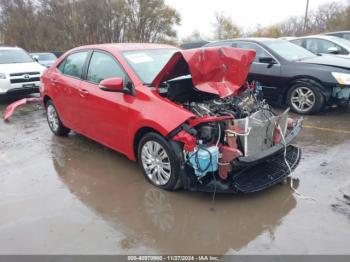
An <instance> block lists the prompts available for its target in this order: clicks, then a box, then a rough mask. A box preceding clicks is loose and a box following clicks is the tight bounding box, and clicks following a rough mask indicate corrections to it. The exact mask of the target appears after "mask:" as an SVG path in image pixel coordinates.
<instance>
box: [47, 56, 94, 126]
mask: <svg viewBox="0 0 350 262" xmlns="http://www.w3.org/2000/svg"><path fill="white" fill-rule="evenodd" d="M88 54H89V52H88V51H79V52H74V53H72V54H70V55H68V56H67V57H66V58H65V59H64V60H63V61H62V62H61V63H60V64H59V66H58V67H57V69H56V70H55V71H54V72H53V75H52V77H51V82H52V86H53V89H54V90H55V97H54V104H55V106H56V107H57V110H58V112H59V115H60V117H61V119H62V121H63V123H64V124H65V125H66V126H68V127H69V128H71V129H73V130H75V131H77V132H80V131H81V115H80V113H81V112H80V110H79V108H80V104H81V96H82V94H81V89H80V86H81V78H82V73H83V68H84V66H85V64H86V61H87V58H88Z"/></svg>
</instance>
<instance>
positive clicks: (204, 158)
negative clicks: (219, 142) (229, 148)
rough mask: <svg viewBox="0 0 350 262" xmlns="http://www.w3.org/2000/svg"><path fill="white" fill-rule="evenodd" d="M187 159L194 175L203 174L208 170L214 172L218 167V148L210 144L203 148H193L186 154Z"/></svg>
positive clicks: (200, 175) (199, 175)
mask: <svg viewBox="0 0 350 262" xmlns="http://www.w3.org/2000/svg"><path fill="white" fill-rule="evenodd" d="M188 157H189V158H188V160H189V162H190V164H191V166H192V167H193V168H194V172H195V175H196V176H198V177H202V176H205V175H206V174H207V173H208V172H215V171H217V170H218V168H219V164H218V163H219V148H218V147H217V146H210V147H204V148H197V147H196V148H195V149H194V151H192V152H190V153H189V155H188Z"/></svg>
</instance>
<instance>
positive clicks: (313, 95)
mask: <svg viewBox="0 0 350 262" xmlns="http://www.w3.org/2000/svg"><path fill="white" fill-rule="evenodd" d="M207 46H231V47H238V48H243V49H251V50H255V51H256V58H255V60H254V62H253V64H252V66H251V68H250V73H249V75H248V79H249V80H256V81H259V82H260V83H261V85H262V88H263V94H264V97H265V98H266V99H267V100H268V101H270V102H271V103H276V104H279V105H288V106H290V108H291V109H292V110H293V111H294V112H296V113H299V114H313V113H317V112H319V111H320V110H321V109H322V108H324V107H325V106H326V105H333V104H338V105H348V103H349V97H350V61H349V60H347V59H344V58H338V57H330V56H329V57H323V56H317V55H315V54H313V53H311V52H310V51H308V50H306V49H304V48H302V47H299V46H297V45H294V44H292V43H290V42H288V41H285V40H280V39H274V38H246V39H234V40H227V41H220V42H216V43H212V44H208V45H207Z"/></svg>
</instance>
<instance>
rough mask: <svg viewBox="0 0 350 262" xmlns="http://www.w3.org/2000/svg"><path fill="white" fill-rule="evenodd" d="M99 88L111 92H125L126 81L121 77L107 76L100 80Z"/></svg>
mask: <svg viewBox="0 0 350 262" xmlns="http://www.w3.org/2000/svg"><path fill="white" fill-rule="evenodd" d="M99 88H100V89H101V90H104V91H109V92H122V93H123V92H124V91H125V89H124V81H123V78H121V77H113V78H107V79H105V80H102V81H101V82H100V85H99Z"/></svg>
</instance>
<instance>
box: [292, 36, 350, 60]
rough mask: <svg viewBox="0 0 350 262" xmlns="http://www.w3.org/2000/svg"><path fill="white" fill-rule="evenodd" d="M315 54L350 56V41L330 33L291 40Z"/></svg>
mask: <svg viewBox="0 0 350 262" xmlns="http://www.w3.org/2000/svg"><path fill="white" fill-rule="evenodd" d="M289 41H290V42H292V43H294V44H297V45H299V46H301V47H304V48H305V49H307V50H309V51H311V52H312V53H314V54H327V55H336V56H339V57H345V58H350V41H349V40H346V39H344V38H340V37H336V36H329V35H312V36H304V37H298V38H294V39H291V40H289Z"/></svg>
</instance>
